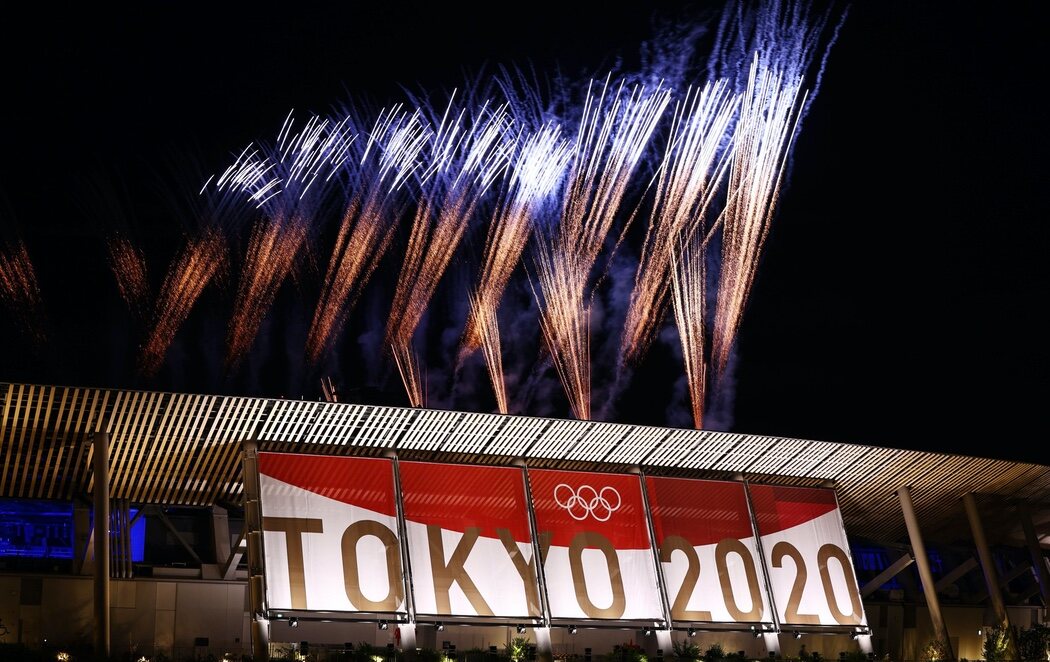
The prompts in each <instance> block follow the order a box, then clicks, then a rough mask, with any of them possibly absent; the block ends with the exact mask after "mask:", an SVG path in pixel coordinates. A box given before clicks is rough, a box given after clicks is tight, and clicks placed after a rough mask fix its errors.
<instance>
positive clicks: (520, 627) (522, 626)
mask: <svg viewBox="0 0 1050 662" xmlns="http://www.w3.org/2000/svg"><path fill="white" fill-rule="evenodd" d="M514 629H515V630H517V631H518V634H525V626H524V625H518V626H517V627H515V628H514Z"/></svg>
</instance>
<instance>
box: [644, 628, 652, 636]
mask: <svg viewBox="0 0 1050 662" xmlns="http://www.w3.org/2000/svg"><path fill="white" fill-rule="evenodd" d="M642 634H643V635H644V636H646V637H651V636H653V629H652V628H645V629H644V630H642Z"/></svg>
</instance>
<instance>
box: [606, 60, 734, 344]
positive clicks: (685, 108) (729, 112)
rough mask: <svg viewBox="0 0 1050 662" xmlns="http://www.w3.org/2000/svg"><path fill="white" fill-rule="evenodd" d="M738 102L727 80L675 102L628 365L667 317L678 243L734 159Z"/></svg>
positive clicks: (634, 297) (629, 321)
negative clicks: (732, 130)
mask: <svg viewBox="0 0 1050 662" xmlns="http://www.w3.org/2000/svg"><path fill="white" fill-rule="evenodd" d="M737 104H738V99H737V97H736V96H735V95H732V94H730V93H729V92H728V89H727V82H726V81H724V80H722V81H717V82H715V83H708V84H707V85H706V86H704V88H703V89H702V90H689V91H687V92H686V94H685V97H684V99H682V100H681V101H679V102H678V104H677V105H676V107H675V112H674V115H673V118H672V122H671V128H670V131H669V133H668V138H667V147H666V149H665V151H664V158H663V163H662V164H661V166H660V171H659V175H658V176H657V179H656V182H655V183H656V193H655V200H654V202H653V207H652V212H651V213H650V215H649V226H648V228H647V229H646V234H645V240H644V242H643V244H642V249H641V255H640V257H639V260H638V270H637V271H636V272H635V278H634V289H633V291H632V292H631V300H630V304H629V306H628V309H627V317H626V322H625V325H624V333H623V337H622V339H621V346H620V347H621V359H622V360H623V362H624V363H626V364H631V363H636V362H637V361H639V360H640V359H641V358H642V356H643V355H644V354H645V352H646V350H647V349H648V347H649V345H650V344H651V342H652V338H653V337H654V335H655V333H656V329H657V327H658V325H659V324H660V323H661V322H662V320H663V316H664V312H665V309H666V305H667V296H668V286H667V281H668V275H669V274H668V271H669V268H670V262H671V258H672V254H673V252H674V246H673V244H674V242H675V241H676V240H677V238H681V237H688V236H691V235H692V234H694V233H695V232H697V231H698V230H700V229H701V228H702V227H703V226H704V224H705V223H704V219H705V217H706V215H707V211H708V208H709V206H710V203H711V199H712V197H713V195H714V193H715V192H716V191H717V190H718V186H719V183H720V181H721V179H722V174H723V173H724V172H725V168H724V164H727V163H728V159H727V158H725V157H726V154H727V153H728V151H727V150H725V149H723V147H724V145H725V142H727V141H726V135H727V132H728V128H729V124H730V121H731V120H732V117H733V115H734V113H735V112H736V107H737Z"/></svg>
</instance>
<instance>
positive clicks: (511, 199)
mask: <svg viewBox="0 0 1050 662" xmlns="http://www.w3.org/2000/svg"><path fill="white" fill-rule="evenodd" d="M569 155H570V144H569V143H568V141H566V140H563V139H562V137H561V127H559V126H558V125H554V124H548V125H546V126H544V127H543V128H542V129H540V130H539V131H537V132H536V133H534V134H532V135H530V136H529V137H528V138H526V139H525V141H524V142H523V144H522V147H521V149H520V150H519V152H518V154H517V156H516V158H515V160H514V164H513V167H512V170H511V175H510V183H509V185H508V189H509V192H508V197H507V202H506V203H505V204H504V205H501V206H500V207H499V208H497V211H496V213H495V214H494V215H493V216H492V219H491V221H490V222H489V226H488V232H487V234H486V237H485V250H484V256H483V257H482V267H481V275H480V277H479V279H478V285H477V288H476V290H475V291H474V293H473V294H472V295H470V301H471V307H470V315H469V317H468V318H467V326H466V329H465V331H464V334H463V342H462V346H461V350H460V360H461V361H462V359H463V358H464V357H465V356H466V355H467V354H468V353H470V352H471V351H474V350H476V349H478V348H481V349H482V353H483V354H484V356H485V365H486V368H487V369H488V373H489V378H490V381H491V382H492V388H493V391H494V392H495V394H496V404H497V407H498V409H499V411H500V413H503V414H506V413H508V410H507V394H506V386H505V385H504V383H503V361H502V351H503V350H502V348H501V346H500V336H499V322H498V320H497V317H496V311H497V310H498V308H499V302H500V299H501V298H502V297H503V292H504V290H505V289H506V288H507V284H508V283H509V282H510V278H511V274H513V272H514V269H515V268H516V267H517V265H518V262H519V261H520V259H521V255H522V253H523V252H524V251H525V246H526V244H527V243H528V240H529V235H530V233H531V231H532V219H533V216H534V215H535V214H536V213H537V212H538V211H539V209H540V208H541V207H542V206H543V204H544V203H545V201H546V200H547V198H548V196H550V195H551V193H552V192H553V190H554V189H555V187H556V186H557V185H558V182H559V181H560V180H561V178H562V174H563V172H564V170H565V166H566V165H567V164H568V160H569Z"/></svg>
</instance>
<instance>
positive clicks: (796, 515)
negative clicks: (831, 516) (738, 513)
mask: <svg viewBox="0 0 1050 662" xmlns="http://www.w3.org/2000/svg"><path fill="white" fill-rule="evenodd" d="M747 490H748V492H749V493H750V494H751V506H752V508H754V510H755V523H756V524H757V525H758V533H759V535H762V536H767V535H769V534H771V533H776V532H777V531H783V530H785V529H790V528H792V527H795V526H798V525H799V524H805V523H806V522H809V521H810V520H814V519H816V518H818V517H820V516H821V515H826V514H827V513H830V512H831V511H833V510H836V509H838V504H837V503H836V502H835V491H834V490H829V489H825V488H820V487H782V486H776V485H752V484H748V486H747Z"/></svg>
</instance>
